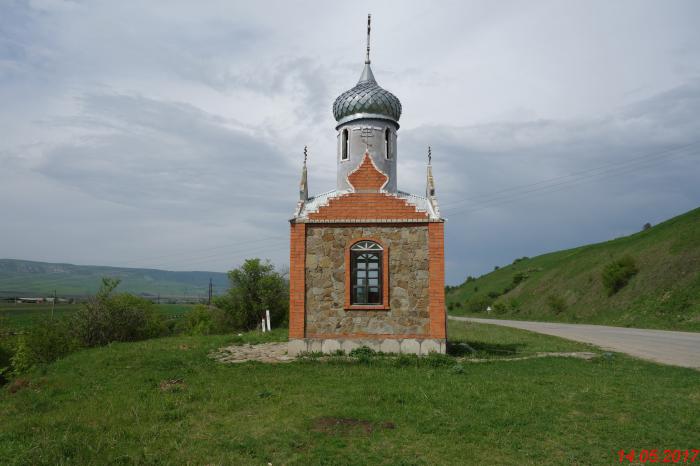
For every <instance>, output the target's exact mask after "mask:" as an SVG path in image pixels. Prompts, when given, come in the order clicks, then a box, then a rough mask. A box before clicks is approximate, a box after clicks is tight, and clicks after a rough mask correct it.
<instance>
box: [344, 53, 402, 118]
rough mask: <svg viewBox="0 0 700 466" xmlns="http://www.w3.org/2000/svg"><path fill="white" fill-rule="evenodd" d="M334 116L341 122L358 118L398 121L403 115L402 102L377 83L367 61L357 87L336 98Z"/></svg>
mask: <svg viewBox="0 0 700 466" xmlns="http://www.w3.org/2000/svg"><path fill="white" fill-rule="evenodd" d="M333 116H334V117H335V120H336V121H337V122H338V123H339V124H342V123H346V122H348V121H351V120H355V119H358V118H380V119H384V120H386V119H388V120H393V121H395V122H398V121H399V118H400V117H401V102H400V101H399V99H398V98H397V97H396V96H395V95H394V94H392V93H391V92H389V91H387V90H386V89H383V88H382V87H381V86H379V84H377V81H376V80H375V79H374V74H373V73H372V68H370V64H369V63H365V69H364V70H363V71H362V76H360V80H359V81H358V83H357V84H356V85H355V87H353V88H352V89H350V90H349V91H345V92H343V93H342V94H340V96H339V97H338V98H337V99H335V102H334V103H333Z"/></svg>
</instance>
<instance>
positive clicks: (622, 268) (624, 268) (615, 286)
mask: <svg viewBox="0 0 700 466" xmlns="http://www.w3.org/2000/svg"><path fill="white" fill-rule="evenodd" d="M638 272H639V269H638V268H637V264H636V263H635V261H634V259H633V258H632V256H629V255H628V256H624V257H621V258H620V259H617V260H614V261H612V262H610V263H609V264H607V265H606V266H605V267H604V268H603V273H602V279H603V286H604V287H605V289H606V291H607V292H608V296H612V295H614V294H615V293H617V292H618V291H620V290H621V289H622V288H624V287H625V286H626V285H627V283H629V281H630V279H631V278H632V277H634V276H635V275H637V273H638Z"/></svg>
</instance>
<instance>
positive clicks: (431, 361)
mask: <svg viewBox="0 0 700 466" xmlns="http://www.w3.org/2000/svg"><path fill="white" fill-rule="evenodd" d="M425 362H426V363H427V364H428V366H430V367H446V366H452V365H453V364H454V359H452V358H451V357H449V356H448V355H446V354H442V353H435V352H430V353H428V355H427V356H426V357H425Z"/></svg>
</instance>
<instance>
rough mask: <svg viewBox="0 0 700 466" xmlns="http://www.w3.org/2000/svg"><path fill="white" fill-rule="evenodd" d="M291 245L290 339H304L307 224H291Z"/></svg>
mask: <svg viewBox="0 0 700 466" xmlns="http://www.w3.org/2000/svg"><path fill="white" fill-rule="evenodd" d="M290 225H291V228H290V235H289V236H290V245H289V338H304V321H305V315H304V314H305V308H306V224H305V223H291V224H290Z"/></svg>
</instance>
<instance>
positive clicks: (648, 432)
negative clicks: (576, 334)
mask: <svg viewBox="0 0 700 466" xmlns="http://www.w3.org/2000/svg"><path fill="white" fill-rule="evenodd" d="M450 334H451V335H453V336H455V338H456V339H459V340H467V341H469V342H471V343H474V344H477V345H478V344H481V345H482V347H484V348H488V347H492V348H496V349H498V348H500V347H501V346H498V345H505V346H508V345H514V346H515V348H517V351H519V352H520V353H528V352H534V351H540V350H579V349H581V348H582V346H581V345H579V344H577V343H572V342H568V341H566V340H561V339H557V338H553V337H548V336H543V335H534V334H530V333H527V332H523V331H519V330H515V329H500V328H499V329H494V328H491V326H484V325H476V324H470V325H468V326H465V325H463V324H461V323H453V322H451V323H450ZM258 336H261V334H246V335H245V336H244V337H241V338H240V339H239V342H243V341H244V340H247V342H253V341H255V340H256V338H258ZM266 338H278V339H283V338H284V334H283V333H280V332H279V331H278V332H277V333H274V334H272V335H268V336H266ZM231 341H232V337H230V336H216V337H171V338H163V339H155V340H149V341H144V342H139V343H129V344H126V343H125V344H113V345H110V346H107V347H104V348H99V349H92V350H85V351H80V352H77V353H74V354H72V355H70V356H68V357H66V358H65V359H63V360H59V361H57V362H55V363H54V364H52V365H49V366H47V367H45V368H42V369H38V370H36V371H35V372H33V373H32V374H30V375H29V376H27V378H26V383H28V386H26V387H25V388H23V389H19V390H17V391H16V392H15V393H11V391H10V390H8V389H4V390H0V413H2V423H0V458H3V463H4V464H267V463H268V462H269V463H272V464H612V463H615V462H616V456H615V453H614V452H615V451H617V450H618V449H620V448H626V449H630V448H636V449H641V448H648V449H651V448H661V449H664V448H682V449H686V448H697V447H698V445H697V432H698V431H700V421H699V420H698V419H699V418H698V413H699V412H700V373H698V372H697V371H692V370H689V369H682V368H675V367H668V366H661V365H657V364H652V363H646V362H642V361H639V360H635V359H632V358H628V357H624V356H621V355H617V354H615V355H612V356H609V357H599V358H596V359H595V360H592V361H583V360H577V359H567V358H541V359H529V360H523V361H498V360H494V361H492V362H488V363H481V364H470V363H463V364H462V367H463V368H464V370H463V372H461V373H459V372H458V371H455V370H453V366H454V363H450V364H447V365H436V366H433V365H431V364H429V363H427V362H422V363H417V362H416V360H415V359H413V360H411V361H412V362H411V363H409V364H403V365H402V364H398V362H400V361H401V360H400V359H394V358H391V359H390V358H372V359H370V360H369V361H368V362H365V363H360V362H348V361H346V360H341V359H339V358H338V359H333V360H331V361H329V362H319V361H299V362H294V363H290V364H261V363H245V364H231V365H224V364H220V363H217V362H215V361H213V360H211V359H209V358H208V357H207V354H208V353H209V352H211V351H212V350H215V349H216V348H218V347H220V346H222V345H226V344H229V343H231ZM172 379H177V380H182V384H176V385H174V386H172V387H171V388H170V389H167V390H162V389H161V382H163V381H167V380H172Z"/></svg>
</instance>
